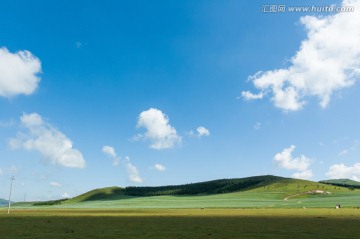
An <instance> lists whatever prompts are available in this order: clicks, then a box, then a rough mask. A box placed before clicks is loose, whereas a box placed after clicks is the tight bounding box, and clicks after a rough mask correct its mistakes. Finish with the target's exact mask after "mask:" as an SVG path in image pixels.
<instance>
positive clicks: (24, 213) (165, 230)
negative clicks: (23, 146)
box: [0, 208, 360, 239]
mask: <svg viewBox="0 0 360 239" xmlns="http://www.w3.org/2000/svg"><path fill="white" fill-rule="evenodd" d="M359 222H360V209H354V208H347V209H102V210H99V209H94V210H89V209H43V210H35V209H27V210H25V209H14V210H12V211H11V213H10V214H9V215H8V214H6V210H4V209H2V210H0V238H2V239H19V238H29V239H35V238H36V239H42V238H44V239H45V238H46V239H48V238H52V239H56V238H74V239H75V238H77V239H82V238H86V239H89V238H109V239H110V238H111V239H113V238H126V239H132V238H136V239H139V238H154V239H161V238H166V239H177V238H179V239H180V238H182V239H186V238H189V239H190V238H191V239H196V238H223V239H231V238H302V239H303V238H359V236H360V227H359Z"/></svg>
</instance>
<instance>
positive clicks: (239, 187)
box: [66, 175, 285, 203]
mask: <svg viewBox="0 0 360 239" xmlns="http://www.w3.org/2000/svg"><path fill="white" fill-rule="evenodd" d="M284 179H285V178H282V177H277V176H271V175H267V176H255V177H248V178H240V179H219V180H213V181H207V182H200V183H191V184H184V185H172V186H159V187H126V188H119V187H107V188H100V189H95V190H92V191H89V192H87V193H84V194H81V195H79V196H77V197H74V198H72V199H69V200H68V201H67V202H66V203H73V202H83V201H94V200H116V199H124V198H131V197H150V196H185V195H192V196H194V195H211V194H223V193H232V192H238V191H245V190H250V189H254V188H258V187H264V186H267V185H270V184H272V183H275V182H278V181H281V180H284Z"/></svg>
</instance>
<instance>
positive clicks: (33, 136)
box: [10, 113, 85, 168]
mask: <svg viewBox="0 0 360 239" xmlns="http://www.w3.org/2000/svg"><path fill="white" fill-rule="evenodd" d="M20 120H21V124H22V126H23V127H24V128H26V129H27V130H28V132H27V133H18V135H17V137H16V138H13V139H11V140H10V146H11V147H12V148H14V149H25V150H36V151H38V152H40V153H41V154H42V155H43V156H44V158H45V159H46V160H48V161H50V162H51V163H53V164H58V165H62V166H65V167H72V168H84V167H85V160H84V158H83V155H82V153H81V152H80V151H79V150H77V149H74V148H73V143H72V142H71V140H70V139H69V138H68V137H66V135H64V134H63V133H62V132H60V131H59V130H57V129H56V128H55V127H53V126H52V125H51V124H49V123H47V122H46V121H44V120H43V118H42V117H41V116H40V115H39V114H37V113H32V114H25V113H24V114H23V115H22V117H21V118H20Z"/></svg>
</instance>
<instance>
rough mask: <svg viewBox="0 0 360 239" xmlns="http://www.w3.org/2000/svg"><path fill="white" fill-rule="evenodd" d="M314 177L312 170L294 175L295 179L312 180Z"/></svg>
mask: <svg viewBox="0 0 360 239" xmlns="http://www.w3.org/2000/svg"><path fill="white" fill-rule="evenodd" d="M312 176H313V172H312V171H311V170H305V171H300V172H296V173H294V174H293V175H292V177H293V178H299V179H310V178H312Z"/></svg>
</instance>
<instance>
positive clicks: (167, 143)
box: [136, 108, 181, 150]
mask: <svg viewBox="0 0 360 239" xmlns="http://www.w3.org/2000/svg"><path fill="white" fill-rule="evenodd" d="M136 127H137V128H145V130H146V131H145V133H144V134H140V135H138V137H137V138H138V139H145V140H150V142H151V144H150V148H153V149H157V150H161V149H170V148H173V147H175V146H176V145H177V144H180V143H181V137H180V136H179V135H178V134H177V132H176V129H175V128H174V127H172V126H171V125H170V124H169V118H168V117H167V115H165V114H164V113H163V112H161V110H158V109H154V108H150V109H148V110H146V111H143V112H141V114H140V115H139V119H138V122H137V126H136Z"/></svg>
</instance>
